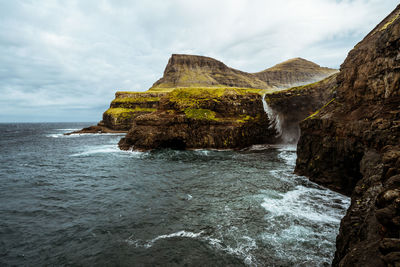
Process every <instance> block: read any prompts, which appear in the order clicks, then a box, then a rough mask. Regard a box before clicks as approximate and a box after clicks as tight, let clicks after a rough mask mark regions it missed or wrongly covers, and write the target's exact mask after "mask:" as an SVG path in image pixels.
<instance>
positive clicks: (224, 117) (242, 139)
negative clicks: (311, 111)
mask: <svg viewBox="0 0 400 267" xmlns="http://www.w3.org/2000/svg"><path fill="white" fill-rule="evenodd" d="M261 93H262V92H261V90H251V89H234V88H227V87H225V88H218V89H215V88H181V89H175V90H173V91H172V92H169V93H168V94H167V95H165V96H163V97H161V99H160V105H159V107H158V110H157V111H156V112H153V113H150V114H145V115H141V116H138V117H136V118H135V119H134V122H133V126H132V128H131V130H130V131H129V132H128V134H127V136H126V138H124V139H122V140H121V142H120V144H119V145H120V148H121V149H132V148H133V149H139V150H148V149H154V148H162V147H171V148H176V149H193V148H218V149H226V148H241V147H246V146H249V145H252V144H258V143H274V142H276V138H275V135H276V132H275V130H274V129H269V127H268V126H269V123H270V122H269V120H268V117H267V114H266V113H265V112H264V109H263V105H262V101H261V97H262V96H261Z"/></svg>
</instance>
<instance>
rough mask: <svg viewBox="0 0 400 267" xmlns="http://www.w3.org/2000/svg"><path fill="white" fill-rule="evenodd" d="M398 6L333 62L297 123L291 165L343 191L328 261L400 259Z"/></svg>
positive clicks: (399, 262) (364, 262)
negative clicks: (329, 93) (330, 86)
mask: <svg viewBox="0 0 400 267" xmlns="http://www.w3.org/2000/svg"><path fill="white" fill-rule="evenodd" d="M399 16H400V6H398V7H397V8H396V9H395V10H394V11H393V12H392V13H391V14H390V15H389V16H388V17H387V18H385V19H384V20H383V21H382V22H381V23H380V24H379V25H378V26H377V27H376V28H375V29H374V30H373V31H371V33H369V34H368V35H367V36H366V37H365V38H364V39H363V40H362V41H361V42H360V43H358V44H357V45H356V46H355V48H354V49H353V50H352V51H350V53H349V54H348V56H347V58H346V60H345V61H344V63H343V64H342V65H341V71H340V73H339V75H338V77H337V88H336V91H337V96H336V97H335V98H334V99H332V100H331V101H330V102H328V103H327V104H326V105H325V106H324V107H323V108H322V109H321V110H319V111H318V112H316V113H315V114H313V115H312V116H310V117H309V118H307V119H305V120H304V121H303V122H302V123H301V124H300V127H301V137H300V140H299V143H298V148H297V154H298V159H297V164H296V172H297V173H298V174H301V175H307V176H309V177H310V179H311V180H312V181H315V182H317V183H319V184H322V185H324V186H327V187H329V188H332V189H334V190H337V191H339V192H342V193H344V194H346V195H349V196H351V199H352V201H351V206H350V208H349V209H348V211H347V214H346V216H345V217H344V218H343V220H342V222H341V226H340V232H339V235H338V237H337V251H336V254H335V259H334V261H333V266H400V239H399V237H400V146H399V144H400V52H399V47H400V19H399Z"/></svg>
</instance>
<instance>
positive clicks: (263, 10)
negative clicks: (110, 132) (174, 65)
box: [0, 0, 398, 122]
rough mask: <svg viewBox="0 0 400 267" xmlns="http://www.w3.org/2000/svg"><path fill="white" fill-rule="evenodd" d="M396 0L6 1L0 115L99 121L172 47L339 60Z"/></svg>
mask: <svg viewBox="0 0 400 267" xmlns="http://www.w3.org/2000/svg"><path fill="white" fill-rule="evenodd" d="M397 4H398V1H395V0H384V1H382V0H353V1H352V0H301V1H299V0H285V1H277V0H201V1H199V0H196V1H195V0H193V1H192V0H152V1H135V0H68V1H65V0H60V1H57V0H40V1H35V0H26V1H25V0H0V122H29V121H32V122H39V121H99V120H100V119H101V115H102V113H103V112H104V111H105V110H106V109H107V108H108V106H109V103H110V101H111V100H112V99H113V98H114V93H115V91H117V90H137V91H145V90H147V89H148V88H149V87H150V86H151V85H152V84H153V83H154V82H155V81H156V80H157V79H158V78H160V77H161V76H162V73H163V70H164V67H165V65H166V63H167V62H168V58H169V57H170V55H171V54H172V53H186V54H197V55H206V56H211V57H214V58H216V59H218V60H221V61H223V62H224V63H226V64H227V65H228V66H231V67H234V68H237V69H240V70H243V71H247V72H256V71H261V70H264V69H266V68H268V67H271V66H273V65H275V64H277V63H279V62H281V61H284V60H286V59H289V58H293V57H303V58H306V59H308V60H311V61H314V62H316V63H318V64H320V65H322V66H327V67H333V68H339V66H340V64H341V63H342V62H343V60H344V58H345V57H346V55H347V53H348V52H349V51H350V49H351V48H352V47H354V45H355V44H356V43H357V42H359V41H360V40H361V39H362V38H363V37H364V36H365V35H366V34H367V33H368V32H369V31H370V30H372V28H373V27H374V26H375V25H376V24H377V23H379V22H380V21H381V20H382V19H383V18H384V17H385V16H386V15H388V14H389V13H390V12H391V11H392V10H393V9H394V8H395V7H396V5H397Z"/></svg>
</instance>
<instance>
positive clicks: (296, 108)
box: [265, 74, 337, 144]
mask: <svg viewBox="0 0 400 267" xmlns="http://www.w3.org/2000/svg"><path fill="white" fill-rule="evenodd" d="M336 78H337V74H333V75H331V76H329V77H328V78H325V79H324V80H322V81H319V82H315V83H312V84H309V85H304V86H298V87H294V88H290V89H286V90H281V91H278V92H274V93H271V94H267V95H266V96H265V100H266V102H267V103H268V105H269V107H270V109H271V111H270V112H272V113H273V114H272V117H275V124H276V127H277V128H278V129H279V131H278V132H279V134H280V135H279V137H280V138H279V139H280V142H283V143H292V144H297V141H298V139H299V137H300V128H299V123H300V122H301V121H302V120H304V119H305V118H307V117H309V116H312V114H313V113H314V112H315V111H316V110H318V109H320V108H321V107H322V106H323V105H324V104H325V103H328V102H329V101H330V100H332V99H333V97H334V95H335V94H336V88H337V81H336Z"/></svg>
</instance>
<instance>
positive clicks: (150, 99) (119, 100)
mask: <svg viewBox="0 0 400 267" xmlns="http://www.w3.org/2000/svg"><path fill="white" fill-rule="evenodd" d="M155 101H160V97H121V98H116V99H114V100H113V101H112V102H111V103H113V104H117V103H144V102H155Z"/></svg>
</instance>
